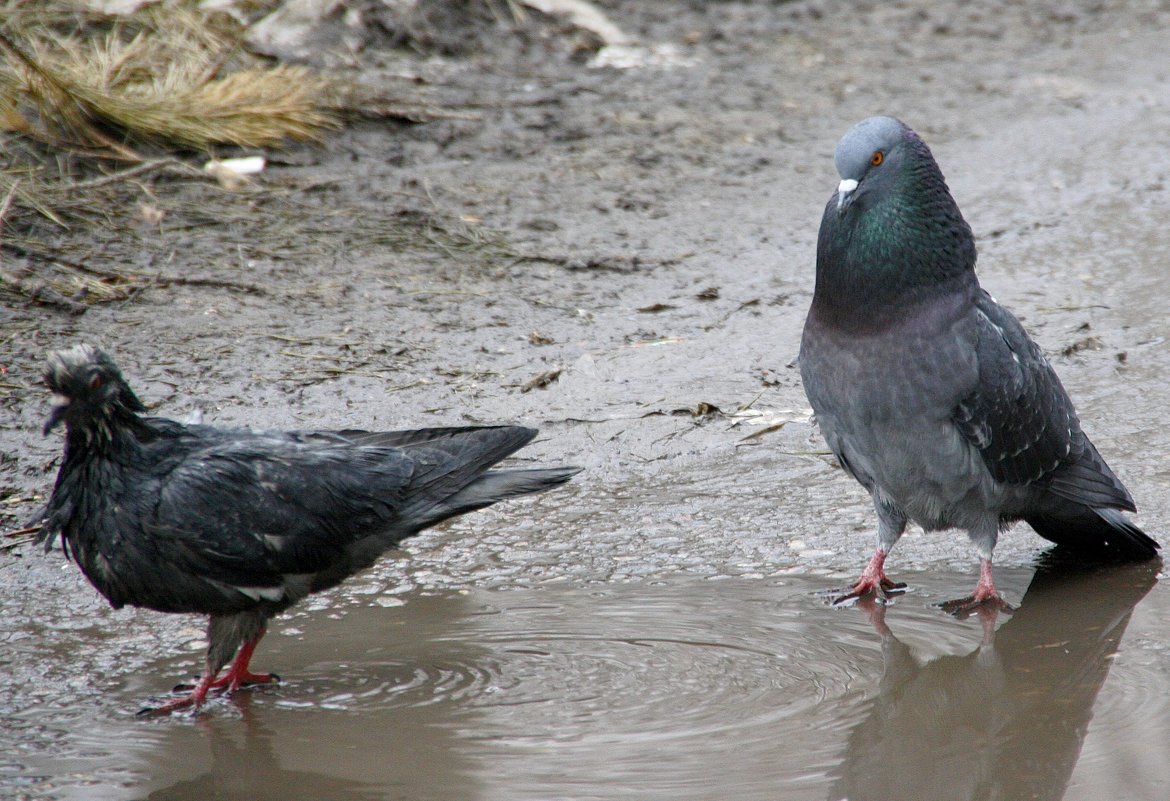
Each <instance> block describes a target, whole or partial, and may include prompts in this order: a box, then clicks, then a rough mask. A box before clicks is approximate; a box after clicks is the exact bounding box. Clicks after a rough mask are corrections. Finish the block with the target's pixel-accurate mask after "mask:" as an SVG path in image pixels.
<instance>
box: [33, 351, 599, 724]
mask: <svg viewBox="0 0 1170 801" xmlns="http://www.w3.org/2000/svg"><path fill="white" fill-rule="evenodd" d="M45 381H46V383H47V384H48V386H49V388H50V389H51V390H52V391H53V393H54V401H55V403H54V406H53V410H52V414H51V415H50V417H49V419H48V421H47V422H46V424H45V433H46V434H47V433H48V432H49V431H51V430H52V429H53V428H54V427H55V426H56V425H58V424H59V423H61V422H64V423H65V426H66V436H65V456H64V459H63V461H62V463H61V468H60V471H59V473H58V475H57V483H56V486H55V487H54V488H53V494H52V497H51V498H50V499H49V503H48V506H47V509H46V519H45V524H44V527H43V530H42V533H41V540H42V541H44V542H45V543H46V548H48V547H50V546H51V545H52V543H53V541H54V540H55V539H56V538H57V537H58V536H60V537H61V540H62V548H63V550H64V551H65V553H66V554H67V555H68V556H69V557H71V558H72V559H73V560H74V561H76V562H77V564H78V565H79V566H80V567H81V570H82V572H84V573H85V575H86V577H87V578H88V579H89V580H90V582H91V583H92V584H93V585H94V586H95V587H96V588H97V589H98V591H99V592H101V593H102V595H104V596H105V597H106V598H107V599H108V600H109V602H110V603H111V604H112V605H113V606H114V608H120V607H122V606H125V605H126V604H130V605H132V606H141V607H145V608H147V609H154V610H156V611H159V612H186V613H190V612H197V613H202V614H206V615H209V616H210V622H209V625H208V641H209V646H208V649H207V664H206V670H205V672H204V673H203V675H202V677H201V678H200V680H199V682H198V684H196V685H195V686H194V687H193V688H192V691H191V693H190V695H187V696H185V697H182V698H178V699H174V700H171V701H170V702H168V703H165V704H164V705H162V706H160V707H158V708H157V709H155V710H153V711H158V712H169V711H172V710H175V709H180V708H183V707H188V706H191V707H196V708H197V707H199V705H200V704H201V703H202V702H203V700H204V699H205V697H206V696H207V694H208V691H210V690H212V689H217V690H226V691H228V692H231V691H234V690H236V689H238V688H239V687H241V686H243V685H246V684H257V683H268V682H272V681H275V677H273V676H272V675H270V674H256V673H252V672H250V671H249V669H248V663H249V660H250V659H251V656H252V652H253V651H254V650H255V648H256V645H257V643H259V641H260V638H261V637H263V636H264V632H265V630H266V628H267V625H268V620H269V618H271V617H273V616H274V615H276V614H278V613H280V612H282V611H284V610H285V609H288V608H289V607H290V606H292V605H293V604H295V603H296V602H298V601H300V600H301V599H302V598H304V597H305V596H307V595H309V594H310V593H314V592H320V591H321V590H325V589H328V588H330V587H333V586H336V585H337V584H339V583H341V582H342V581H344V580H345V579H346V578H348V577H349V576H352V575H353V574H354V573H356V572H358V571H359V570H362V569H364V568H367V567H369V566H370V565H372V564H373V563H374V561H375V560H376V559H377V558H378V557H379V556H380V555H381V554H382V553H383V552H384V551H386V550H388V549H390V548H393V547H395V546H396V545H398V544H399V543H400V542H402V541H403V540H404V539H406V538H407V537H410V536H413V535H414V534H417V533H418V532H419V531H422V530H423V529H425V528H427V527H429V526H433V525H435V524H436V523H439V522H440V521H443V520H446V519H447V518H450V517H454V516H456V515H460V514H463V513H464V512H470V511H472V510H474V509H482V508H484V507H485V506H490V505H491V504H493V503H496V502H497V501H501V500H504V499H505V498H511V497H514V496H517V495H525V494H528V493H530V492H541V491H543V490H546V489H549V488H551V487H555V486H557V485H558V484H563V483H564V482H566V481H568V480H569V478H571V477H572V476H573V475H574V474H575V473H577V472H578V469H577V468H572V467H567V468H551V469H523V470H492V469H491V468H492V466H493V465H495V464H496V462H498V461H500V460H501V459H503V458H505V457H507V456H508V455H509V454H511V453H513V452H514V451H516V450H518V449H520V448H521V447H523V446H524V445H526V444H527V443H528V442H530V441H531V440H532V438H533V437H534V436H536V431H535V430H533V429H531V428H522V427H520V426H498V427H468V428H432V429H421V430H418V431H391V432H366V431H341V432H332V433H330V432H290V433H282V432H263V433H260V432H252V431H244V430H228V429H220V428H213V427H210V426H203V425H183V424H181V423H177V422H174V421H172V420H165V419H161V418H154V417H144V416H142V414H141V413H142V412H144V411H145V407H144V406H143V405H142V403H141V402H140V401H139V400H138V398H137V397H136V396H135V394H134V392H133V391H132V390H131V389H130V387H129V386H128V385H127V383H126V381H125V380H124V379H123V378H122V374H121V372H120V371H119V370H118V367H117V365H115V364H114V362H113V360H112V359H111V358H110V357H109V356H108V355H107V354H106V353H104V352H103V351H101V350H99V349H97V348H93V347H90V346H88V345H80V346H77V347H75V348H72V349H70V350H65V351H61V352H59V353H55V354H52V355H51V356H50V357H49V368H48V372H47V373H46V374H45ZM233 655H234V656H235V660H234V661H233V662H232V665H231V667H230V668H229V669H228V671H227V673H226V674H225V675H224V676H223V677H222V678H220V677H219V673H220V671H221V669H222V668H223V667H224V665H226V664H227V663H228V661H229V660H231V659H232V657H233Z"/></svg>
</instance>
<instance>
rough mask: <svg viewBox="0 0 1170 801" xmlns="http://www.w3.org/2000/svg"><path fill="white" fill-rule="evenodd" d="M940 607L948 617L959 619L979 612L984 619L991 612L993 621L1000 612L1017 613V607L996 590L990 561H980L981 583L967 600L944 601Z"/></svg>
mask: <svg viewBox="0 0 1170 801" xmlns="http://www.w3.org/2000/svg"><path fill="white" fill-rule="evenodd" d="M939 607H940V608H941V609H942V610H943V611H944V612H946V613H947V614H948V615H954V616H955V617H957V618H965V617H968V616H969V615H970V614H971V613H972V612H979V614H980V617H983V616H984V614H985V613H987V612H990V613H991V620H992V621H994V620H995V614H997V613H999V612H1003V613H1005V614H1008V615H1010V614H1011V613H1012V612H1014V611H1016V610H1015V607H1013V606H1012V605H1011V604H1009V603H1008V602H1007V601H1005V600H1004V599H1003V596H1001V595H1000V594H999V591H998V590H997V589H995V582H994V581H992V579H991V560H990V559H980V560H979V583H978V584H976V585H975V591H974V592H972V593H971V594H970V595H968V596H967V597H966V598H956V599H955V600H953V601H944V602H943V603H941V604H939Z"/></svg>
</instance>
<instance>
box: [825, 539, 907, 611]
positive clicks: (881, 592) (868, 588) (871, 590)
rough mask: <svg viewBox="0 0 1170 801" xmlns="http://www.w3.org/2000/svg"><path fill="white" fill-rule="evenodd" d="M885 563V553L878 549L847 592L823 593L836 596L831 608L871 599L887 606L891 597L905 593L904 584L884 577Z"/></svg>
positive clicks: (833, 591) (832, 591)
mask: <svg viewBox="0 0 1170 801" xmlns="http://www.w3.org/2000/svg"><path fill="white" fill-rule="evenodd" d="M885 563H886V552H885V551H883V550H882V549H881V548H878V549H877V550H876V551H875V552H874V554H873V556H872V557H871V558H870V560H869V564H867V565H866V566H865V570H862V571H861V576H860V577H859V578H858V579H857V581H855V582H854V583H853V586H852V587H850V588H849V589H848V590H844V589H841V590H829V591H827V592H826V593H825V594H826V595H835V596H837V597H835V598H833V600H832V601H830V603H831V604H832V605H833V606H852V605H853V604H854V603H856V602H857V601H860V600H862V599H866V598H873V599H874V600H876V601H877V602H878V603H880V604H887V603H889V602H890V601H891V600H892V599H891V598H890V596H891V595H897V594H900V593H903V592H906V585H905V583H903V582H895V581H891V580H890V579H889V578H888V577H887V576H886V572H885V568H884V565H885ZM838 593H840V594H838Z"/></svg>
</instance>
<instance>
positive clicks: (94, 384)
mask: <svg viewBox="0 0 1170 801" xmlns="http://www.w3.org/2000/svg"><path fill="white" fill-rule="evenodd" d="M89 388H90V389H91V390H93V391H94V392H96V391H97V390H99V389H101V388H102V376H101V374H100V373H98V374H96V375H94V377H93V378H91V379H89Z"/></svg>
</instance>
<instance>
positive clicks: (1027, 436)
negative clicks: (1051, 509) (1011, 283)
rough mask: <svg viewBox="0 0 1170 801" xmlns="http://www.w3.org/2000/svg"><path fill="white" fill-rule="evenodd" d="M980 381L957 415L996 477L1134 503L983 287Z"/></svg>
mask: <svg viewBox="0 0 1170 801" xmlns="http://www.w3.org/2000/svg"><path fill="white" fill-rule="evenodd" d="M975 314H976V316H977V326H976V329H977V337H978V339H977V343H976V354H977V358H978V362H979V383H978V385H977V386H976V387H975V389H974V390H973V391H972V392H971V393H970V394H968V395H967V396H966V397H964V398H963V399H962V400H961V401H960V402H959V403H958V405H957V406H956V408H955V410H954V413H953V418H952V419H953V420H954V422H955V425H956V426H958V428H959V431H960V432H961V433H962V434H963V436H964V437H965V438H966V439H967V440H968V441H969V442H970V443H972V444H973V445H974V446H975V447H976V448H978V449H979V452H980V454H981V455H982V457H983V462H984V464H985V465H986V466H987V469H988V470H989V471H990V472H991V475H992V477H994V478H995V480H996V481H998V482H1000V483H1003V484H1009V485H1014V486H1038V487H1043V488H1046V489H1048V490H1050V491H1051V492H1053V493H1056V494H1058V495H1061V496H1063V497H1065V498H1068V499H1069V500H1072V501H1076V502H1078V503H1084V504H1086V505H1089V506H1116V507H1121V508H1132V506H1133V502H1132V500H1131V499H1130V498H1129V494H1128V492H1126V490H1125V488H1124V487H1123V486H1122V485H1121V483H1120V482H1119V481H1118V480H1117V478H1116V476H1114V475H1113V473H1112V472H1111V471H1110V470H1109V468H1108V467H1107V466H1106V465H1105V462H1104V460H1102V459H1101V457H1100V455H1098V454H1097V451H1096V449H1095V448H1094V447H1093V444H1092V443H1091V442H1089V439H1088V437H1086V436H1085V434H1084V433H1083V432H1082V431H1081V427H1080V422H1079V420H1078V419H1077V414H1076V410H1075V409H1074V408H1073V405H1072V401H1071V400H1070V399H1069V397H1068V393H1067V392H1065V389H1064V387H1063V386H1062V385H1061V383H1060V379H1059V378H1058V377H1057V375H1056V372H1055V371H1054V370H1053V369H1052V366H1051V365H1050V364H1049V363H1048V359H1047V358H1046V357H1045V356H1044V353H1043V351H1041V350H1040V347H1039V346H1038V345H1037V344H1036V343H1035V342H1033V341H1032V339H1031V338H1030V337H1029V336H1028V334H1027V332H1026V331H1024V328H1023V326H1022V325H1020V322H1019V320H1017V319H1016V318H1015V317H1014V316H1013V315H1012V314H1011V313H1010V312H1009V311H1007V310H1006V309H1004V308H1003V307H1001V306H1000V305H999V304H998V303H996V302H995V301H994V300H993V299H992V298H991V296H990V295H988V294H987V293H986V292H982V291H981V292H980V296H979V299H978V300H977V302H976V306H975Z"/></svg>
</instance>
